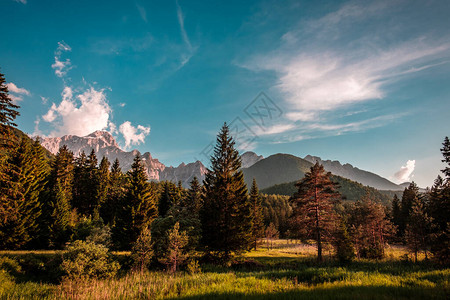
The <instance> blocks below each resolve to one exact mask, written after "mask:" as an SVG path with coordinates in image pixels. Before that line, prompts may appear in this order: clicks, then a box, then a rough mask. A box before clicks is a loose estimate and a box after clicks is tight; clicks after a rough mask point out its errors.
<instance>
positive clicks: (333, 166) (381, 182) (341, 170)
mask: <svg viewBox="0 0 450 300" xmlns="http://www.w3.org/2000/svg"><path fill="white" fill-rule="evenodd" d="M304 159H305V160H307V161H309V162H311V163H313V164H315V163H316V162H319V163H320V164H321V165H323V167H324V168H325V170H327V171H328V172H331V173H333V174H335V175H339V176H342V177H344V178H347V179H350V180H353V181H356V182H359V183H361V184H363V185H368V186H371V187H374V188H376V189H379V190H392V191H397V190H403V187H402V186H399V185H397V184H395V183H393V182H391V181H389V180H387V179H386V178H383V177H381V176H379V175H377V174H374V173H371V172H368V171H364V170H360V169H358V168H356V167H353V166H352V165H351V164H344V165H342V164H341V163H340V162H339V161H336V160H335V161H331V160H322V159H321V158H320V157H317V156H311V155H307V156H305V158H304Z"/></svg>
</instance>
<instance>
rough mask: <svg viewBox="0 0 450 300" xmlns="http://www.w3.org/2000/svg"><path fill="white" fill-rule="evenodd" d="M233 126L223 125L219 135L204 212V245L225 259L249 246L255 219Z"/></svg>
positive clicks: (206, 189) (217, 256) (206, 192)
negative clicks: (235, 145)
mask: <svg viewBox="0 0 450 300" xmlns="http://www.w3.org/2000/svg"><path fill="white" fill-rule="evenodd" d="M234 144H235V142H234V139H233V138H232V137H231V135H230V132H229V128H228V126H227V125H226V124H224V125H223V127H222V129H221V131H220V132H219V134H218V136H217V141H216V145H215V147H214V155H213V156H212V157H211V169H210V170H209V171H208V172H207V174H206V178H205V181H204V191H205V192H204V195H203V208H202V211H201V214H200V215H201V222H202V235H203V236H202V244H203V246H204V247H205V250H206V251H207V252H209V253H211V254H212V255H213V256H215V257H216V258H218V259H220V260H222V261H228V260H229V259H230V258H231V256H232V254H233V252H240V251H245V250H247V249H249V246H250V243H251V242H252V239H251V229H252V220H251V212H250V202H249V198H248V195H247V186H246V184H245V182H244V176H243V173H242V171H241V170H240V168H241V160H240V156H239V152H238V151H237V150H236V149H235V148H234Z"/></svg>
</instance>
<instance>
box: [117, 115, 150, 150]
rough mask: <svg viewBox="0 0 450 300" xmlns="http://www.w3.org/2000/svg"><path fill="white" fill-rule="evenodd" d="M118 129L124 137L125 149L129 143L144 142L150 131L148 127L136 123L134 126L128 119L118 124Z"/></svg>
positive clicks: (137, 143)
mask: <svg viewBox="0 0 450 300" xmlns="http://www.w3.org/2000/svg"><path fill="white" fill-rule="evenodd" d="M119 131H120V133H122V135H123V137H124V139H125V149H127V148H129V147H130V146H131V145H139V144H140V143H144V140H145V137H146V136H147V135H148V134H149V133H150V127H144V126H142V125H138V126H137V128H136V127H134V126H133V125H131V122H130V121H126V122H124V123H122V125H120V126H119Z"/></svg>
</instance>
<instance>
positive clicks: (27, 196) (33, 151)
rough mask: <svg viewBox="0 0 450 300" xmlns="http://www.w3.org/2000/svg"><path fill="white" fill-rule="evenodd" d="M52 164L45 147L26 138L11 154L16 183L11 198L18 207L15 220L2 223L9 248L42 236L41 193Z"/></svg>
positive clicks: (12, 172)
mask: <svg viewBox="0 0 450 300" xmlns="http://www.w3.org/2000/svg"><path fill="white" fill-rule="evenodd" d="M47 172H48V166H47V161H46V159H45V158H44V156H43V149H42V147H41V146H40V145H39V142H38V141H36V142H34V143H33V144H31V142H30V141H29V140H28V139H27V138H22V140H21V142H20V143H19V145H18V147H17V148H16V149H14V150H13V151H12V153H11V155H10V157H9V169H8V173H9V178H11V180H13V181H14V183H15V187H16V189H15V192H14V194H13V195H14V196H13V197H11V198H10V201H11V202H12V203H14V206H16V207H17V208H18V210H17V211H16V215H15V218H14V221H12V222H9V224H4V225H6V226H5V227H3V226H0V234H4V235H5V238H4V239H0V240H3V241H7V240H8V241H9V242H10V245H9V246H8V247H9V248H11V249H12V248H16V249H17V248H21V247H23V246H26V245H27V244H28V243H29V242H30V241H31V240H32V239H33V238H35V237H36V236H37V235H38V219H39V217H40V215H41V203H40V200H39V196H40V194H41V192H42V190H43V188H44V185H45V178H46V176H47Z"/></svg>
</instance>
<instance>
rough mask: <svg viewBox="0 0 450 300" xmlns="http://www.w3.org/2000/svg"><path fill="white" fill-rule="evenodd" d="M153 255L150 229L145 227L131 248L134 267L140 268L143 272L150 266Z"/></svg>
mask: <svg viewBox="0 0 450 300" xmlns="http://www.w3.org/2000/svg"><path fill="white" fill-rule="evenodd" d="M152 257H153V243H152V235H151V232H150V230H149V229H148V228H147V227H145V228H144V229H142V231H141V234H140V235H139V237H138V239H137V240H136V242H135V243H134V244H133V248H131V258H132V259H133V262H134V267H135V268H137V269H139V270H140V271H141V273H142V272H143V271H144V269H145V268H147V267H148V265H149V264H150V262H151V260H152Z"/></svg>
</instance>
